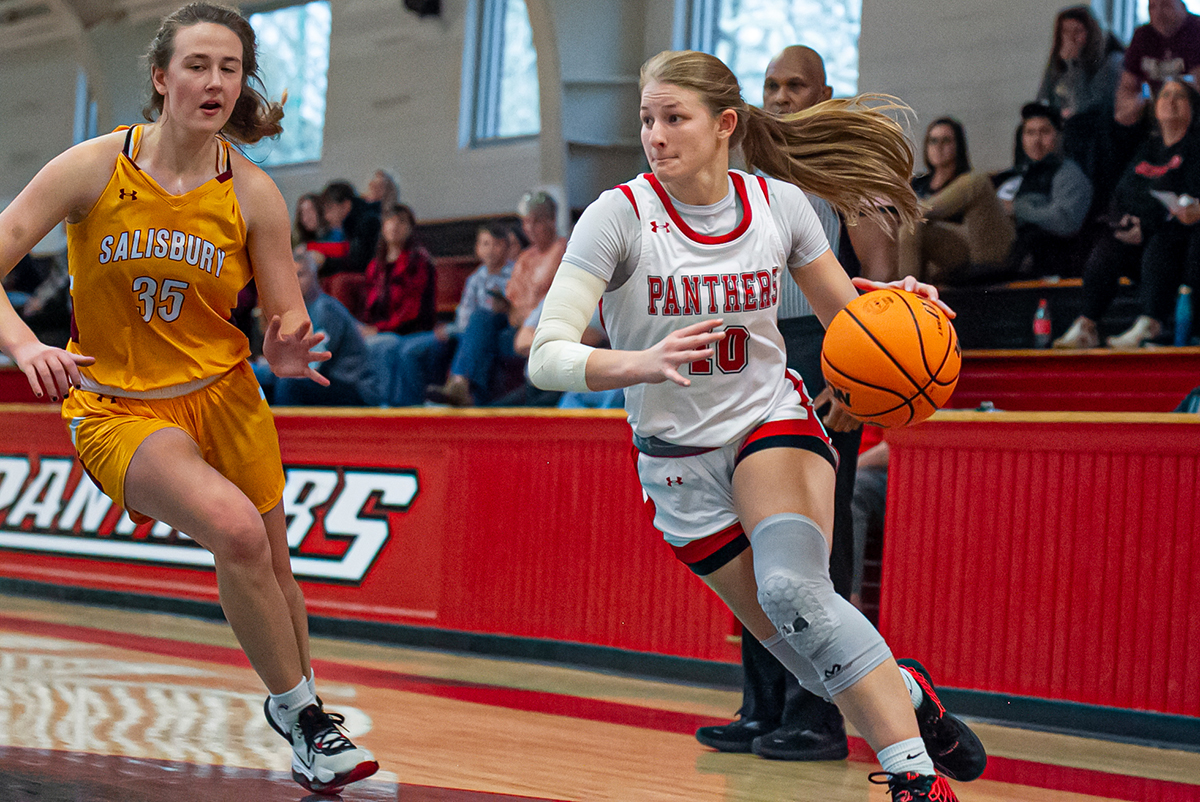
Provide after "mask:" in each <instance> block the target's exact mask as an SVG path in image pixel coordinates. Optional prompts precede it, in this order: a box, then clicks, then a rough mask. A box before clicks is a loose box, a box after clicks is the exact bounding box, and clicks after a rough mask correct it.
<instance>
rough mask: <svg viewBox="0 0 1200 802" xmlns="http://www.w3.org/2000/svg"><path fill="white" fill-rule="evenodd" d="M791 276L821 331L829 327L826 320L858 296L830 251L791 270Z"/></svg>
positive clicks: (829, 319)
mask: <svg viewBox="0 0 1200 802" xmlns="http://www.w3.org/2000/svg"><path fill="white" fill-rule="evenodd" d="M791 273H792V278H794V279H795V280H796V284H798V285H799V286H800V290H801V291H802V292H803V293H804V297H805V298H807V299H808V303H809V305H811V306H812V308H813V312H815V313H816V315H817V319H818V320H820V321H821V325H822V326H824V327H825V328H829V323H830V321H832V320H833V318H834V316H835V315H837V313H838V312H840V311H842V308H843V307H845V306H846V304H848V303H850V302H851V301H853V300H854V299H855V298H857V297H858V291H857V290H855V289H854V285H853V284H851V283H850V277H849V276H847V275H846V271H845V269H844V268H843V267H842V265H841V263H840V262H839V261H838V260H837V257H836V256H834V255H833V251H832V250H828V251H825V252H824V253H822V254H821V255H820V256H818V257H817V258H816V259H814V260H812V261H811V262H809V263H808V264H806V265H804V266H802V267H793V268H792V269H791Z"/></svg>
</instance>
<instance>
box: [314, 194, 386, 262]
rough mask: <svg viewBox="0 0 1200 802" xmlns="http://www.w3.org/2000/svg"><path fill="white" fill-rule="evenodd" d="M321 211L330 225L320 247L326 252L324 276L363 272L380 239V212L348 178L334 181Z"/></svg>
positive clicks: (322, 197) (322, 196) (325, 196)
mask: <svg viewBox="0 0 1200 802" xmlns="http://www.w3.org/2000/svg"><path fill="white" fill-rule="evenodd" d="M321 213H322V214H323V215H324V217H325V224H326V226H327V227H328V228H327V232H326V236H325V237H324V238H322V240H321V243H322V244H324V245H325V246H326V247H323V248H318V249H317V250H321V251H322V252H324V253H325V256H326V259H325V263H324V264H323V265H322V266H321V277H322V278H324V277H326V276H332V275H335V274H337V273H345V272H349V273H359V274H361V273H363V272H365V271H366V269H367V263H368V262H370V261H371V257H372V255H373V254H374V253H375V245H376V243H377V242H378V241H379V226H380V215H379V214H373V213H372V211H371V209H370V208H369V206H368V204H367V202H366V201H365V200H363V199H362V198H360V197H358V194H357V193H356V192H355V191H354V187H353V186H351V185H350V184H349V183H348V182H346V181H333V182H331V183H330V184H329V185H328V186H326V187H325V189H324V190H323V191H322V192H321Z"/></svg>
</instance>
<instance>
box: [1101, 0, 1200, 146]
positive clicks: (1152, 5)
mask: <svg viewBox="0 0 1200 802" xmlns="http://www.w3.org/2000/svg"><path fill="white" fill-rule="evenodd" d="M1149 12H1150V22H1148V23H1147V24H1145V25H1142V26H1139V27H1138V29H1137V30H1135V31H1134V32H1133V38H1132V39H1130V41H1129V49H1128V50H1126V51H1125V59H1124V62H1123V71H1122V73H1121V79H1120V82H1119V83H1118V85H1117V94H1116V101H1115V113H1114V116H1115V117H1116V120H1117V122H1118V123H1120V124H1121V125H1133V124H1135V123H1136V122H1137V121H1138V118H1139V117H1140V116H1141V114H1142V109H1143V107H1144V106H1145V104H1146V97H1147V95H1146V94H1143V90H1142V86H1143V85H1146V86H1148V87H1149V90H1150V92H1151V93H1157V92H1158V90H1159V88H1160V87H1161V86H1162V83H1163V81H1165V80H1166V79H1167V78H1173V77H1175V76H1180V75H1184V74H1189V75H1191V76H1192V78H1193V79H1200V18H1198V17H1197V16H1196V15H1195V14H1192V13H1190V12H1189V11H1188V10H1187V6H1185V5H1184V4H1183V0H1150V2H1149Z"/></svg>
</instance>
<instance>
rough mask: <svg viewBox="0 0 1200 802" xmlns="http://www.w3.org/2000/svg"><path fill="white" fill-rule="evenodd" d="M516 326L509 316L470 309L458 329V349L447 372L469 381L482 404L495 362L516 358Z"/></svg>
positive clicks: (510, 361) (485, 399)
mask: <svg viewBox="0 0 1200 802" xmlns="http://www.w3.org/2000/svg"><path fill="white" fill-rule="evenodd" d="M516 333H517V330H516V329H514V328H513V327H512V326H510V325H508V316H507V315H501V314H497V313H496V312H492V311H490V310H488V309H479V310H476V311H475V312H474V313H472V315H471V317H470V318H469V320H468V321H467V326H466V328H465V329H463V331H461V332H460V333H459V337H458V350H456V351H455V352H454V359H453V360H452V361H451V363H450V372H451V373H452V374H454V375H456V376H465V377H466V378H467V380H468V381H469V382H470V383H471V394H472V395H474V396H475V401H476V402H477V403H480V404H485V403H487V402H488V400H489V399H490V398H491V387H492V377H493V376H494V375H495V370H496V368H497V367H498V366H500V365H502V364H505V363H512V362H514V361H518V360H519V359H520V357H518V356H517V354H516V352H515V351H513V337H515V336H516Z"/></svg>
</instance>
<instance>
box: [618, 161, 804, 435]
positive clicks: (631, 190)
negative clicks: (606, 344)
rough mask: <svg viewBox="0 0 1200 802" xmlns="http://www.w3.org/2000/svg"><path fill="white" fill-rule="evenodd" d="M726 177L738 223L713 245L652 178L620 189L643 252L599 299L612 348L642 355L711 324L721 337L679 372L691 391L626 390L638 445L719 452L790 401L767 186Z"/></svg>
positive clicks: (778, 260)
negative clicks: (684, 331) (715, 322)
mask: <svg viewBox="0 0 1200 802" xmlns="http://www.w3.org/2000/svg"><path fill="white" fill-rule="evenodd" d="M730 177H731V179H732V183H733V188H734V191H735V192H737V194H738V198H739V200H740V205H741V208H742V218H741V221H740V222H739V223H738V225H737V227H736V228H734V229H733V230H732V231H730V232H728V233H727V234H724V235H721V236H706V235H703V234H699V233H697V232H696V231H694V230H693V229H692V228H690V227H689V226H688V225H687V223H685V222H684V220H683V218H682V217H681V216H680V215H679V213H678V211H677V210H676V209H675V206H674V205H673V204H672V202H671V198H670V196H669V195H668V194H667V192H666V190H665V189H664V188H663V186H662V185H661V184H660V183H659V182H658V180H657V179H656V178H655V177H654V176H653V174H651V173H645V174H643V175H641V176H639V177H638V178H635V179H634V180H632V181H630V182H628V183H627V184H623V185H621V186H620V187H619V189H620V190H621V191H622V192H623V193H625V195H626V197H628V198H629V200H630V202H631V203H632V204H633V206H634V210H635V212H636V213H637V217H638V220H639V222H640V226H641V242H642V245H641V253H640V255H639V257H638V262H637V268H636V270H635V271H634V273H633V274H632V275H631V276H630V277H629V279H628V280H627V281H625V282H623V283H622V284H621V286H620V287H618V288H616V289H610V290H608V291H607V292H605V294H604V297H603V298H602V299H601V307H600V309H601V314H602V317H603V321H604V327H605V330H606V331H607V332H608V337H609V340H610V342H611V343H612V347H613V348H615V349H620V350H631V351H637V350H643V349H646V348H649V347H651V346H653V345H654V344H655V343H658V342H659V341H661V340H662V339H663V338H664V337H666V336H667V335H668V334H670V333H671V332H673V331H677V330H678V329H681V328H684V327H685V326H688V325H691V324H693V323H697V322H699V321H702V320H711V319H714V318H721V319H722V320H723V321H724V322H723V323H722V325H721V327H720V329H719V330H721V331H724V332H725V339H723V340H721V341H720V342H718V343H716V344H715V345H714V348H715V351H716V353H715V354H714V355H713V356H712V357H710V358H708V359H704V360H700V361H698V362H693V363H692V364H690V365H682V366H681V367H680V371H679V372H680V373H681V374H682V375H683V376H684V377H685V378H687V379H690V380H691V386H689V387H681V386H679V385H677V384H675V383H674V382H671V381H665V382H662V383H660V384H638V385H635V386H633V387H627V388H626V389H625V408H626V412H627V413H628V415H629V423H630V425H631V426H632V427H633V431H634V434H635V435H636V436H638V437H640V438H647V439H648V438H657V439H658V440H661V441H665V442H667V443H671V444H676V445H680V446H689V447H700V448H716V447H720V446H723V445H726V444H728V443H732V442H735V441H736V440H738V439H740V438H741V437H743V436H745V435H746V434H747V433H748V432H749V431H750V430H752V429H753V428H754V427H755V426H757V425H759V424H760V423H762V422H763V421H764V420H765V419H766V418H767V416H768V415H769V414H770V412H771V410H772V409H774V408H775V407H777V406H778V405H779V404H780V403H781V402H782V401H783V400H784V399H785V397H786V396H788V395H789V394H792V393H795V392H796V384H795V383H793V382H792V381H791V380H789V379H788V376H787V367H786V363H787V358H786V354H785V351H784V344H783V337H782V336H781V335H780V334H779V328H778V325H777V322H776V313H777V311H778V304H779V282H780V279H781V278H782V276H783V272H784V271H785V270H786V269H787V257H788V254H787V251H786V250H785V249H784V245H783V241H782V238H781V237H780V234H779V231H778V230H777V227H776V225H775V221H774V219H773V218H772V216H771V212H770V207H769V203H770V201H769V196H768V193H767V183H766V181H765V180H764V179H762V178H758V177H755V176H751V175H748V174H746V173H743V172H740V171H737V170H731V171H730Z"/></svg>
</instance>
